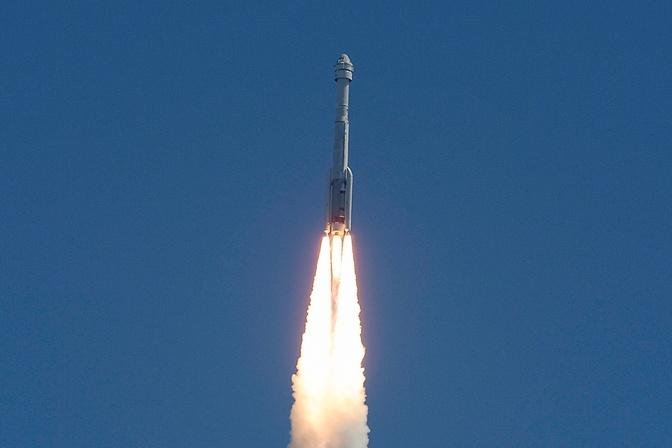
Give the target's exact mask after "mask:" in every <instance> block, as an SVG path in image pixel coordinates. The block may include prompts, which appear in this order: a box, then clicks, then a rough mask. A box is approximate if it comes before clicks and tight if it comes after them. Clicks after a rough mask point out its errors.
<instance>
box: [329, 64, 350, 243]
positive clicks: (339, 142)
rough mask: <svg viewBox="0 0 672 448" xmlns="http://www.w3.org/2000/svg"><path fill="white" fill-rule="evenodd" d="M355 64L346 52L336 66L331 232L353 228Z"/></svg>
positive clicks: (330, 175) (330, 195)
mask: <svg viewBox="0 0 672 448" xmlns="http://www.w3.org/2000/svg"><path fill="white" fill-rule="evenodd" d="M354 70H355V67H354V66H353V65H352V63H351V62H350V58H349V57H348V55H347V54H345V53H343V54H342V55H341V56H340V57H339V58H338V61H337V62H336V65H335V66H334V71H335V73H334V77H335V80H336V121H335V123H334V149H333V162H332V167H331V170H330V171H329V188H328V191H327V222H326V227H325V232H326V233H327V234H340V235H343V234H346V233H348V232H349V231H350V230H351V228H352V171H350V167H348V140H349V134H350V124H349V121H348V102H349V96H350V82H351V81H352V73H353V71H354Z"/></svg>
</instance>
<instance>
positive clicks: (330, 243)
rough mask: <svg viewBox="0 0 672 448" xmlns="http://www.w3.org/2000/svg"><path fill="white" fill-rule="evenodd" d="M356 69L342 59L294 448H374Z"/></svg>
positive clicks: (299, 374) (296, 389)
mask: <svg viewBox="0 0 672 448" xmlns="http://www.w3.org/2000/svg"><path fill="white" fill-rule="evenodd" d="M353 72H354V67H353V65H352V63H351V62H350V58H349V57H348V55H346V54H342V55H341V56H340V57H339V59H338V61H337V62H336V66H335V80H336V86H337V104H336V121H335V126H334V127H335V129H334V147H333V163H332V168H331V170H330V171H329V178H328V191H327V216H326V224H325V230H324V236H323V237H322V243H321V246H320V254H319V257H318V261H317V267H316V269H315V279H314V282H313V291H312V293H311V295H310V303H309V305H308V312H307V317H306V327H305V331H304V333H303V339H302V342H301V354H300V356H299V359H298V361H297V366H296V373H295V374H294V375H293V376H292V390H293V395H294V405H293V406H292V410H291V414H290V420H291V426H292V429H291V441H290V443H289V448H366V447H367V446H368V434H369V427H368V425H367V413H368V408H367V405H366V392H365V388H364V381H365V377H364V368H363V367H362V361H363V359H364V352H365V349H364V345H363V344H362V338H361V332H362V331H361V322H360V306H359V301H358V298H357V279H356V274H355V262H354V256H353V243H352V235H351V233H350V232H351V229H352V178H353V177H352V171H351V170H350V167H349V166H348V145H349V121H348V108H349V94H350V82H351V81H352V74H353Z"/></svg>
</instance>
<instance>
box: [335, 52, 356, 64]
mask: <svg viewBox="0 0 672 448" xmlns="http://www.w3.org/2000/svg"><path fill="white" fill-rule="evenodd" d="M336 63H337V64H352V62H350V57H349V56H348V55H347V54H345V53H341V55H340V56H339V57H338V62H336Z"/></svg>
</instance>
